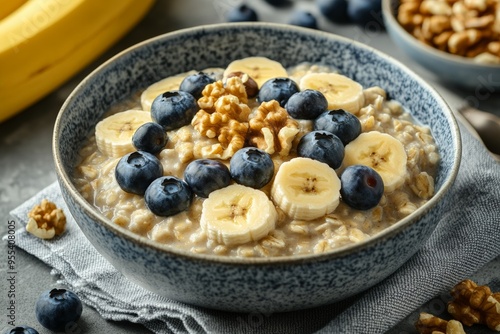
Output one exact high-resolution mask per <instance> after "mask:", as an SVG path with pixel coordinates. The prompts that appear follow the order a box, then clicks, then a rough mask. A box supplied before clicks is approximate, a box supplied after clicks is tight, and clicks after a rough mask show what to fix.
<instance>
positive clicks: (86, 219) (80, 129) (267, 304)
mask: <svg viewBox="0 0 500 334" xmlns="http://www.w3.org/2000/svg"><path fill="white" fill-rule="evenodd" d="M255 55H259V56H267V57H269V58H272V59H274V60H277V61H280V62H281V63H283V65H284V66H291V65H294V64H297V63H299V62H302V61H309V62H315V63H325V64H329V65H333V66H335V67H337V68H338V69H339V70H340V71H341V72H342V73H344V74H346V75H347V76H350V77H351V78H353V79H354V80H357V81H359V82H360V83H362V85H363V86H364V87H369V86H372V85H378V86H381V87H383V88H385V89H386V90H387V92H388V95H389V96H390V97H391V98H394V99H397V100H399V101H400V102H402V103H403V104H404V105H405V106H406V107H407V108H409V109H410V111H411V113H412V114H413V115H414V116H415V117H416V118H417V119H418V120H419V121H420V122H422V123H425V124H427V125H429V126H430V127H431V130H432V132H433V134H434V136H435V139H436V141H437V144H438V147H439V150H440V154H441V163H440V167H439V171H438V177H437V179H436V189H437V193H436V195H435V197H434V198H433V199H431V200H430V201H429V202H428V203H427V205H426V206H424V207H422V208H420V209H419V210H417V211H416V212H414V213H413V214H412V215H410V216H409V217H407V218H405V219H404V220H403V221H401V222H399V223H398V224H396V225H394V226H393V227H391V228H390V229H388V230H386V231H384V232H383V233H381V234H380V235H379V236H377V237H374V238H371V239H369V240H368V241H367V242H363V243H361V244H359V245H356V246H353V247H347V248H344V249H341V250H338V251H335V252H332V253H328V254H322V255H317V256H302V257H288V258H273V259H245V260H241V259H239V260H238V259H232V258H219V257H215V256H198V255H190V254H187V253H182V252H180V251H176V250H172V249H168V248H166V247H163V246H159V245H156V244H155V243H153V242H152V241H150V240H147V239H145V238H141V237H139V236H137V235H134V234H133V233H131V232H129V231H127V230H125V229H123V228H120V227H119V226H116V225H114V224H112V223H111V222H110V221H109V220H107V219H105V218H104V217H103V216H102V215H101V214H99V213H98V212H97V211H96V210H95V209H93V208H92V206H91V205H90V204H89V203H87V202H86V201H85V200H84V199H83V197H82V196H81V195H80V194H78V192H77V190H76V188H75V186H74V185H73V184H72V182H71V175H72V171H73V168H74V166H75V164H76V163H77V161H78V154H77V152H78V150H79V148H80V147H81V145H82V143H83V142H84V141H85V139H86V138H87V137H88V136H89V134H90V133H91V132H92V131H93V128H94V126H95V124H96V123H97V122H98V121H99V120H100V119H101V118H102V116H103V114H104V113H105V112H106V110H107V109H108V108H109V106H110V105H112V104H113V103H115V102H116V101H119V100H121V99H123V98H125V97H127V96H130V95H131V94H132V93H134V92H136V91H137V90H138V89H141V88H145V87H146V86H148V85H149V84H151V83H153V82H155V81H157V80H160V79H162V78H164V77H166V76H169V75H172V74H175V73H179V72H183V71H187V70H191V69H198V70H200V69H203V68H207V67H215V66H221V67H223V66H226V65H227V64H228V63H229V62H230V61H231V60H234V59H238V58H243V57H247V56H255ZM53 149H54V159H55V164H56V170H57V176H58V181H59V184H60V187H61V190H62V193H63V197H64V199H65V201H66V202H67V204H68V207H69V208H70V211H71V213H72V215H73V216H74V218H75V220H76V221H77V223H78V225H79V226H80V228H81V230H82V231H83V233H84V234H85V235H86V237H87V238H88V239H89V240H90V242H91V243H92V244H93V245H94V247H95V248H96V249H97V250H98V251H99V252H100V253H101V254H102V255H103V256H104V257H105V258H106V259H107V260H109V261H110V262H111V263H112V264H113V265H114V266H115V267H116V268H117V270H119V271H121V272H122V273H123V274H124V275H125V276H127V277H128V278H129V279H130V280H131V281H133V282H135V283H136V284H138V285H140V286H142V287H144V288H146V289H148V290H151V291H154V292H156V293H158V294H161V295H164V296H166V297H168V298H171V299H174V300H177V301H181V302H185V303H189V304H193V305H199V306H204V307H208V308H216V309H222V310H228V311H240V312H280V311H289V310H296V309H303V308H309V307H314V306H319V305H322V304H326V303H331V302H334V301H338V300H341V299H344V298H346V297H349V296H352V295H354V294H357V293H359V292H361V291H363V290H365V289H367V288H369V287H371V286H373V285H375V284H376V283H378V282H380V281H382V280H383V279H384V278H386V277H387V276H388V275H390V274H391V273H393V272H394V271H395V270H396V269H397V268H399V267H400V266H401V265H402V264H403V263H404V262H406V261H407V260H408V259H409V258H410V257H411V256H412V255H413V254H414V253H415V252H416V251H417V250H418V249H419V247H420V246H421V245H422V244H423V243H424V242H425V240H426V239H427V238H428V237H429V236H430V234H431V233H432V231H433V230H434V228H435V226H436V223H437V221H438V219H437V217H439V216H440V211H441V208H442V206H443V204H444V203H445V198H446V197H445V194H446V192H447V190H448V188H449V187H450V185H451V184H452V183H453V180H454V178H455V176H456V173H457V170H458V165H459V160H460V151H461V146H460V136H459V132H458V127H457V124H456V122H455V120H454V118H453V115H452V113H451V111H450V109H449V108H448V106H447V105H446V103H445V102H444V101H443V100H442V99H441V97H440V96H439V95H438V94H437V93H436V92H435V91H434V90H433V89H432V88H431V87H430V86H428V85H427V84H426V83H425V82H424V81H423V80H421V79H420V78H418V77H417V76H416V75H415V74H413V73H412V72H411V71H409V70H408V69H406V68H405V67H404V66H403V65H401V64H399V63H398V62H396V61H394V60H393V59H391V58H390V57H388V56H385V55H383V54H381V53H379V52H377V51H375V50H373V49H371V48H368V47H366V46H363V45H360V44H358V43H356V42H353V41H351V40H348V39H345V38H341V37H338V36H335V35H332V34H328V33H323V32H318V31H313V30H310V29H304V28H299V27H290V26H284V25H276V24H262V23H259V24H255V23H238V24H224V25H212V26H202V27H196V28H191V29H187V30H181V31H178V32H173V33H169V34H166V35H163V36H159V37H157V38H154V39H152V40H149V41H146V42H143V43H141V44H139V45H137V46H135V47H132V48H131V49H129V50H127V51H125V52H123V53H121V54H119V55H117V56H116V57H114V58H113V59H111V60H110V61H108V62H107V63H105V64H103V65H102V66H101V67H100V68H99V69H97V70H96V71H94V72H93V73H92V74H91V75H89V76H88V77H87V78H86V79H85V80H84V81H83V82H82V83H81V84H80V85H79V86H78V87H77V88H76V89H75V90H74V92H73V93H72V94H71V96H70V97H69V98H68V100H67V101H66V102H65V104H64V105H63V107H62V109H61V111H60V114H59V116H58V119H57V121H56V126H55V131H54V141H53Z"/></svg>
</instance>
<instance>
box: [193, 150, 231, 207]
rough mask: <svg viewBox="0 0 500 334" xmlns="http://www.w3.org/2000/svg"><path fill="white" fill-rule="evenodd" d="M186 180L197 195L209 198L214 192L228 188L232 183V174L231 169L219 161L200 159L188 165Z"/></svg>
mask: <svg viewBox="0 0 500 334" xmlns="http://www.w3.org/2000/svg"><path fill="white" fill-rule="evenodd" d="M184 180H186V182H187V184H188V185H189V186H190V187H191V189H192V190H193V192H194V193H195V194H196V195H198V196H200V197H204V198H207V197H208V195H209V194H210V193H211V192H212V191H214V190H217V189H221V188H224V187H227V186H228V185H229V183H231V173H229V168H227V166H226V165H224V164H223V163H222V162H220V161H218V160H212V159H198V160H194V161H192V162H190V163H189V165H187V167H186V169H185V170H184Z"/></svg>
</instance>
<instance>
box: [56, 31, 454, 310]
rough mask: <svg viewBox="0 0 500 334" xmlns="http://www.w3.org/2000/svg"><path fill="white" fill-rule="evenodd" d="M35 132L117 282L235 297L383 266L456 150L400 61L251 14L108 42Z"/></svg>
mask: <svg viewBox="0 0 500 334" xmlns="http://www.w3.org/2000/svg"><path fill="white" fill-rule="evenodd" d="M200 82H201V84H200ZM158 129H159V130H158ZM152 138H154V140H152ZM53 149H54V159H55V165H56V171H57V177H58V181H59V184H60V186H61V190H62V194H63V197H64V199H65V201H66V202H67V204H68V207H69V209H70V211H71V213H72V215H73V216H74V218H75V220H76V221H77V223H78V225H79V227H80V228H81V230H82V231H83V233H84V234H85V236H86V237H87V238H88V240H89V241H90V242H91V243H92V244H93V246H94V247H95V248H96V249H97V250H98V251H99V252H100V253H101V254H102V255H103V256H104V257H105V258H106V259H107V260H108V261H110V263H112V264H113V265H114V266H115V267H116V268H117V269H118V270H119V271H120V272H122V273H123V274H124V275H125V276H126V277H127V278H128V279H130V281H132V282H134V283H136V284H138V285H140V286H142V287H144V288H146V289H148V290H150V291H153V292H155V293H158V294H161V295H163V296H166V297H168V298H171V299H173V300H177V301H181V302H185V303H188V304H193V305H198V306H203V307H209V308H217V309H222V310H229V311H241V312H257V311H258V312H280V311H289V310H297V309H304V308H309V307H314V306H319V305H323V304H327V303H332V302H335V301H338V300H341V299H344V298H347V297H349V296H352V295H354V294H357V293H359V292H361V291H363V290H365V289H367V288H369V287H371V286H373V285H375V284H376V283H378V282H380V281H382V280H383V279H385V278H386V277H387V276H388V275H390V274H391V273H393V272H394V271H395V270H397V269H398V268H399V267H400V266H401V265H402V264H403V263H405V262H406V261H407V260H408V259H409V258H410V257H411V256H412V255H413V254H414V253H415V252H416V251H417V250H418V249H419V247H420V246H421V245H422V244H423V243H424V242H425V240H426V239H427V238H428V237H429V236H430V234H431V233H432V231H433V230H434V228H435V226H436V223H437V221H438V219H437V218H438V217H439V216H440V214H441V211H440V210H441V208H442V204H443V202H444V199H445V197H446V193H447V191H448V189H449V187H450V186H451V185H452V184H453V181H454V179H455V176H456V173H457V171H458V167H459V162H460V155H461V144H460V136H459V131H458V127H457V124H456V121H455V119H454V117H453V114H452V112H451V111H450V109H449V107H448V106H447V105H446V103H445V102H444V101H443V99H442V98H441V97H440V96H439V95H438V94H437V93H436V92H435V91H434V90H433V89H432V88H431V87H430V86H429V85H428V84H426V83H425V81H423V80H422V79H420V78H419V77H418V76H417V75H415V74H414V73H413V72H411V70H409V69H408V68H406V67H405V66H404V65H402V64H400V63H399V62H397V61H395V60H394V59H392V58H390V57H388V56H386V55H384V54H382V53H380V52H378V51H376V50H374V49H372V48H370V47H367V46H365V45H362V44H360V43H357V42H355V41H352V40H349V39H346V38H343V37H339V36H336V35H333V34H329V33H324V32H319V31H311V30H309V29H304V28H299V27H291V26H285V25H279V24H263V23H258V24H256V23H237V24H225V25H209V26H201V27H196V28H190V29H186V30H180V31H176V32H172V33H168V34H165V35H162V36H158V37H156V38H153V39H150V40H147V41H145V42H143V43H140V44H138V45H136V46H133V47H131V48H130V49H128V50H126V51H124V52H122V53H120V54H118V55H117V56H115V57H113V58H112V59H110V60H109V61H107V62H106V63H104V64H103V65H102V66H100V67H99V68H98V69H97V70H96V71H94V72H93V73H91V74H90V75H89V76H88V77H87V78H86V79H85V80H84V81H83V82H82V83H81V84H80V85H79V86H78V87H77V88H75V90H74V91H73V92H72V94H71V95H70V96H69V98H68V99H67V101H66V102H65V103H64V105H63V107H62V109H61V111H60V114H59V115H58V118H57V121H56V125H55V130H54V138H53Z"/></svg>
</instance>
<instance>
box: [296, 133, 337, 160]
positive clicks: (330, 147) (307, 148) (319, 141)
mask: <svg viewBox="0 0 500 334" xmlns="http://www.w3.org/2000/svg"><path fill="white" fill-rule="evenodd" d="M297 154H298V155H299V156H300V157H304V158H310V159H314V160H318V161H321V162H324V163H326V164H327V165H328V166H330V167H331V168H333V169H337V168H339V167H340V166H341V165H342V160H343V159H344V145H343V144H342V142H341V141H340V139H339V138H338V137H337V136H336V135H334V134H333V133H331V132H328V131H311V132H309V133H307V134H306V135H305V136H303V137H302V138H301V139H300V141H299V144H298V145H297Z"/></svg>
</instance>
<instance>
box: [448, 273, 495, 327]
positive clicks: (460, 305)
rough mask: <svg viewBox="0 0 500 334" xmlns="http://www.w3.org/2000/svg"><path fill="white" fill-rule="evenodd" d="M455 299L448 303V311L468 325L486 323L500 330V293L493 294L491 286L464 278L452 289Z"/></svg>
mask: <svg viewBox="0 0 500 334" xmlns="http://www.w3.org/2000/svg"><path fill="white" fill-rule="evenodd" d="M451 296H452V297H453V300H452V301H450V302H449V303H448V312H449V313H450V314H451V315H452V316H453V317H454V318H455V319H457V320H459V321H460V322H462V323H463V324H464V325H466V326H472V325H474V324H484V325H486V326H488V328H490V329H492V330H494V331H500V294H498V293H496V294H493V293H492V292H491V290H490V288H489V287H487V286H484V285H482V286H478V285H477V284H476V283H474V282H473V281H471V280H464V281H462V282H460V283H458V284H457V285H455V287H453V289H452V290H451Z"/></svg>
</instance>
